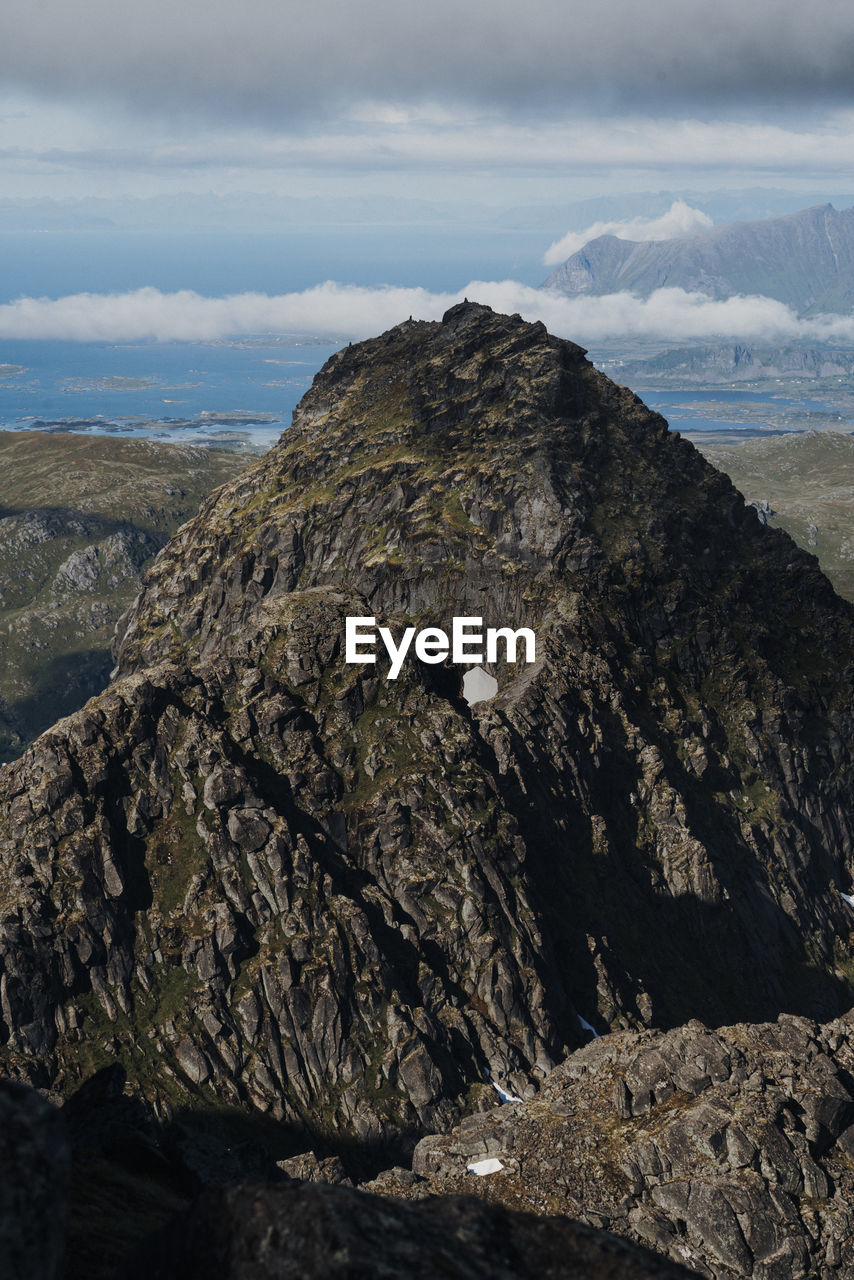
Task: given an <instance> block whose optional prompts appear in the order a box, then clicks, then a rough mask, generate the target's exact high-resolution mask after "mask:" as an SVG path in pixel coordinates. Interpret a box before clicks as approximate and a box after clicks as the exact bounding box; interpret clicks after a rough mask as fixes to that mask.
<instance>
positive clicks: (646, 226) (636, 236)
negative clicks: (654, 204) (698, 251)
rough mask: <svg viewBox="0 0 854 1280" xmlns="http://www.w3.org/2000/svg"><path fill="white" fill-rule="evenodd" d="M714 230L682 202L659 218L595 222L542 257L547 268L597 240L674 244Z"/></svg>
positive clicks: (697, 211)
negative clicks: (674, 240) (611, 237)
mask: <svg viewBox="0 0 854 1280" xmlns="http://www.w3.org/2000/svg"><path fill="white" fill-rule="evenodd" d="M712 226H714V223H713V222H712V220H711V218H710V217H709V215H708V214H707V213H703V211H702V209H692V207H691V205H689V204H686V203H685V201H684V200H674V201H673V204H672V205H671V206H670V208H669V209H668V210H667V212H666V213H663V214H662V215H661V217H659V218H626V219H624V220H623V221H621V222H594V223H592V224H591V225H590V226H589V227H587V229H586V230H585V231H567V233H566V235H565V236H562V237H561V238H560V240H555V242H554V244H552V245H549V247H548V249H547V250H546V252H545V253H544V254H543V262H544V263H545V264H546V266H547V267H554V266H557V264H558V263H559V262H565V261H566V259H567V258H569V257H571V256H572V254H573V253H577V252H578V250H579V249H583V248H584V246H585V245H586V244H588V243H589V242H590V241H591V240H595V239H596V237H597V236H607V235H611V236H617V237H618V239H620V240H673V239H676V238H678V237H680V236H693V235H696V233H697V232H698V231H707V230H708V229H709V227H712Z"/></svg>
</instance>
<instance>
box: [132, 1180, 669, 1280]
mask: <svg viewBox="0 0 854 1280" xmlns="http://www.w3.org/2000/svg"><path fill="white" fill-rule="evenodd" d="M690 1274H691V1273H690V1272H688V1271H686V1270H685V1269H684V1268H683V1267H681V1266H674V1265H673V1264H672V1263H669V1262H666V1261H665V1260H664V1259H662V1258H657V1257H656V1256H655V1255H654V1254H651V1253H648V1252H647V1251H646V1250H644V1249H639V1248H633V1247H631V1246H629V1245H626V1244H625V1243H624V1242H623V1241H621V1240H617V1239H615V1238H614V1237H612V1236H607V1235H606V1234H605V1233H604V1232H601V1231H591V1230H590V1228H589V1227H588V1228H586V1227H583V1226H580V1225H579V1224H578V1223H574V1222H568V1221H567V1220H566V1219H565V1218H536V1217H534V1216H533V1215H531V1214H524V1213H514V1212H512V1211H508V1210H506V1209H503V1208H501V1207H500V1206H494V1205H485V1204H483V1203H481V1202H479V1201H477V1200H473V1199H471V1198H469V1197H465V1196H453V1197H448V1198H447V1199H444V1200H435V1201H432V1202H430V1203H428V1204H419V1205H404V1204H400V1203H399V1202H398V1203H396V1202H394V1201H392V1200H388V1199H384V1198H381V1197H379V1196H370V1195H364V1194H362V1193H360V1192H358V1191H348V1190H346V1189H344V1188H341V1187H330V1186H309V1185H307V1184H306V1183H302V1184H300V1183H294V1184H292V1185H290V1186H285V1187H266V1188H264V1187H241V1188H235V1189H233V1190H229V1191H223V1192H219V1193H209V1194H208V1195H206V1196H203V1197H201V1198H200V1199H199V1200H198V1201H197V1202H196V1203H195V1204H194V1205H193V1207H192V1209H191V1210H190V1211H189V1213H188V1214H187V1215H186V1216H185V1217H183V1218H181V1219H179V1220H178V1221H177V1222H176V1223H175V1225H174V1227H173V1228H172V1229H171V1230H170V1231H169V1232H168V1233H166V1234H165V1235H164V1236H163V1237H162V1239H161V1240H160V1241H158V1242H157V1244H156V1245H154V1246H153V1247H151V1248H150V1249H146V1250H144V1251H143V1256H142V1257H141V1258H140V1259H139V1260H138V1262H137V1264H136V1265H135V1266H132V1267H131V1270H130V1272H128V1273H127V1275H128V1280H173V1277H177V1276H180V1277H181V1280H208V1277H210V1276H212V1275H215V1276H217V1277H218V1280H327V1277H328V1278H329V1280H353V1278H354V1277H361V1276H364V1277H369V1276H370V1277H376V1278H377V1280H410V1278H411V1280H434V1277H436V1276H444V1277H447V1278H448V1280H529V1278H530V1280H659V1278H660V1280H681V1278H683V1277H684V1280H688V1277H689V1276H690Z"/></svg>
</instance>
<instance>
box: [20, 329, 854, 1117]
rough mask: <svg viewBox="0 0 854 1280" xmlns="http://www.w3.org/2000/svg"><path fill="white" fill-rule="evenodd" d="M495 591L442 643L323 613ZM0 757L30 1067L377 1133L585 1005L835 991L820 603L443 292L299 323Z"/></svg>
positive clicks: (175, 1098)
mask: <svg viewBox="0 0 854 1280" xmlns="http://www.w3.org/2000/svg"><path fill="white" fill-rule="evenodd" d="M352 614H359V615H362V614H374V615H376V616H377V618H378V620H379V622H380V623H383V622H389V623H390V625H392V627H393V628H394V629H395V630H397V629H398V628H400V627H402V626H403V625H404V623H405V622H406V621H409V620H411V621H414V622H415V623H416V624H418V625H422V626H424V625H439V626H445V627H446V628H447V627H448V626H449V625H450V620H451V618H452V617H453V616H454V615H457V616H459V615H479V616H482V617H483V618H484V622H485V625H491V626H495V625H512V626H514V627H516V626H521V625H527V626H531V627H533V628H534V629H535V630H536V633H537V637H538V656H537V662H536V664H535V665H534V666H532V667H512V666H507V665H504V664H498V665H497V666H496V667H495V668H494V674H495V675H496V676H497V678H498V681H499V692H498V695H497V696H496V698H495V699H494V700H492V701H490V702H486V703H482V704H479V705H478V706H476V707H475V708H471V709H470V708H469V707H468V705H467V704H466V703H465V701H464V700H463V699H462V697H461V694H460V674H461V668H454V667H450V666H444V667H436V666H432V667H430V666H426V665H422V664H420V663H418V662H417V661H415V660H414V659H413V660H409V661H407V663H406V664H405V665H404V668H403V671H402V673H401V675H400V677H399V678H398V679H397V680H396V681H389V680H387V678H386V676H387V663H385V661H384V659H382V658H381V659H380V661H379V662H378V664H377V666H376V667H367V666H365V667H362V666H352V665H347V664H345V663H344V661H343V632H344V619H345V617H346V616H347V615H352ZM121 631H122V634H121V637H120V643H119V647H118V677H117V679H116V680H115V681H114V683H113V684H112V686H111V687H110V688H109V689H108V690H107V691H106V692H105V693H104V694H103V695H101V696H100V697H98V698H97V699H94V700H93V701H91V702H90V703H89V704H88V705H87V706H86V708H84V710H83V711H81V712H80V713H78V714H77V715H75V716H72V717H70V718H68V719H67V720H64V721H62V722H60V723H59V724H58V725H57V726H56V727H55V728H54V729H52V730H51V731H49V732H48V733H47V734H45V735H43V736H42V738H41V739H39V740H38V742H37V743H36V744H35V745H34V746H33V747H32V749H30V750H29V751H28V752H27V753H26V755H25V756H24V757H23V758H22V759H21V760H20V761H19V762H17V763H16V764H15V765H12V766H10V767H8V768H7V769H6V770H5V771H4V773H3V775H2V807H0V859H2V860H0V975H2V978H1V980H0V1018H2V1023H1V1024H0V1027H2V1038H3V1044H2V1046H1V1047H0V1055H2V1062H3V1066H4V1068H5V1070H6V1071H8V1072H12V1073H17V1074H19V1075H21V1076H23V1077H25V1078H28V1079H32V1080H34V1081H36V1082H38V1083H43V1084H48V1083H49V1084H51V1086H52V1087H56V1088H59V1089H62V1090H67V1089H70V1088H72V1087H73V1086H74V1085H75V1084H76V1083H77V1082H78V1081H79V1080H81V1079H83V1078H85V1077H86V1076H87V1075H89V1074H91V1072H92V1071H93V1069H95V1068H97V1067H99V1066H101V1065H103V1064H105V1063H108V1062H110V1061H113V1060H115V1059H118V1060H120V1061H121V1063H122V1064H123V1066H124V1069H125V1070H126V1072H127V1077H128V1080H129V1082H130V1087H131V1088H133V1089H136V1090H139V1091H140V1092H141V1093H142V1094H143V1095H144V1096H145V1097H147V1098H148V1099H149V1101H150V1102H151V1104H152V1105H153V1106H154V1107H155V1109H157V1110H164V1109H169V1108H173V1109H174V1108H182V1107H190V1108H193V1109H209V1108H214V1109H221V1108H222V1107H223V1106H224V1105H227V1106H237V1107H241V1108H248V1109H250V1110H252V1111H255V1112H261V1113H265V1114H266V1115H268V1116H271V1117H273V1118H275V1119H278V1120H284V1121H287V1122H288V1123H290V1124H293V1125H298V1126H307V1127H309V1128H310V1129H313V1130H315V1131H320V1132H322V1133H327V1134H328V1133H335V1134H338V1135H341V1134H350V1135H356V1136H359V1137H360V1138H362V1139H369V1138H370V1139H374V1138H376V1139H379V1138H381V1137H387V1136H389V1135H393V1134H400V1133H404V1132H406V1131H413V1130H414V1131H419V1130H420V1131H422V1132H423V1131H424V1128H425V1127H435V1128H442V1127H446V1126H447V1125H448V1124H450V1123H451V1122H452V1121H453V1119H454V1117H455V1116H456V1115H458V1114H459V1109H460V1108H461V1107H464V1106H471V1105H474V1104H475V1103H476V1102H477V1100H478V1097H480V1096H483V1094H484V1092H485V1094H486V1095H487V1096H489V1097H492V1096H493V1095H492V1092H491V1089H490V1088H489V1086H488V1085H486V1084H485V1083H483V1081H484V1073H485V1072H486V1071H487V1070H489V1071H490V1072H491V1073H492V1076H493V1079H495V1080H496V1081H497V1082H498V1083H499V1084H500V1085H501V1086H502V1087H503V1088H505V1089H507V1090H509V1091H510V1092H512V1093H515V1094H519V1095H520V1096H523V1097H527V1096H529V1095H530V1094H531V1093H532V1091H533V1085H532V1083H531V1081H532V1079H536V1078H537V1077H542V1076H543V1075H544V1074H545V1073H546V1072H547V1071H548V1070H549V1069H551V1068H552V1067H553V1066H554V1064H555V1063H556V1062H557V1061H559V1060H560V1058H561V1057H562V1056H563V1055H564V1052H565V1050H566V1049H567V1048H568V1047H569V1048H571V1047H573V1046H576V1045H578V1044H579V1043H581V1042H582V1041H583V1040H584V1039H585V1038H586V1035H587V1033H586V1032H585V1031H584V1029H583V1027H582V1024H581V1022H580V1021H579V1017H578V1015H581V1017H583V1018H584V1019H586V1020H587V1021H589V1022H591V1023H593V1024H594V1025H595V1026H596V1028H597V1029H598V1030H606V1029H607V1028H609V1027H614V1028H621V1027H623V1028H624V1027H640V1026H648V1025H659V1026H667V1025H671V1026H672V1025H675V1024H678V1023H680V1022H684V1021H686V1020H687V1019H689V1018H691V1017H695V1016H696V1017H701V1018H702V1019H704V1020H705V1021H706V1022H709V1023H712V1024H716V1023H721V1022H724V1021H731V1020H733V1019H734V1018H744V1019H757V1018H768V1017H775V1016H776V1015H777V1014H778V1013H779V1012H780V1011H781V1010H784V1011H790V1012H806V1013H809V1014H810V1015H812V1016H820V1017H822V1018H828V1017H833V1016H835V1015H836V1014H837V1013H838V1012H839V1011H840V1010H841V1009H842V1008H844V1007H847V1004H848V1002H849V1000H850V987H849V986H848V982H847V977H848V974H849V972H850V970H849V966H850V964H851V952H850V945H849V944H850V936H849V935H850V926H851V916H850V911H849V908H848V906H847V905H846V903H845V902H844V900H843V899H842V897H841V896H840V892H839V891H840V890H844V891H847V890H848V889H849V888H850V884H851V881H850V857H851V847H852V846H851V836H852V832H851V823H852V818H851V812H850V803H849V798H850V791H851V771H852V762H851V754H850V746H849V744H850V742H851V740H852V735H851V728H852V725H851V719H852V710H851V708H852V705H854V699H852V666H851V654H852V651H854V625H852V612H851V609H850V606H848V605H846V604H844V603H843V602H842V601H840V600H839V599H838V598H837V597H836V596H835V595H834V593H833V591H832V589H831V588H830V586H829V584H828V583H827V582H826V580H825V579H824V578H823V577H822V575H821V574H820V573H819V571H818V569H817V566H816V562H815V560H814V559H813V558H812V557H810V556H808V555H806V554H804V553H803V552H801V551H799V550H798V549H797V548H796V547H795V546H794V545H793V543H792V542H791V541H790V540H789V539H788V538H787V537H786V536H785V535H782V534H780V533H778V532H775V531H773V530H770V529H767V528H762V527H761V526H760V524H759V523H758V521H757V520H756V517H755V515H754V513H753V512H752V511H750V510H746V509H745V507H744V503H743V500H742V499H741V497H740V495H739V494H737V492H736V491H735V490H734V489H733V488H732V486H731V485H730V483H729V482H728V481H727V480H726V478H725V477H723V476H721V475H720V474H718V473H716V472H715V471H714V470H712V468H711V467H710V466H708V465H707V464H706V463H705V462H704V461H703V459H702V458H701V457H700V455H699V454H698V453H697V452H696V451H695V450H694V449H693V448H692V446H691V445H689V444H688V443H686V442H685V441H682V440H680V439H678V438H674V437H672V436H670V435H668V432H667V429H666V424H665V423H664V421H663V420H662V419H661V418H660V417H658V416H657V415H655V414H652V413H650V412H649V411H648V410H647V409H646V408H645V407H644V406H643V405H642V404H641V403H640V401H639V400H637V398H636V397H634V396H633V395H632V394H631V393H630V392H628V391H627V390H625V389H623V388H619V387H616V386H614V385H613V384H612V383H610V382H609V381H608V380H607V379H606V378H605V377H604V376H603V375H601V374H599V373H597V371H596V370H594V369H593V368H592V367H591V366H590V365H589V364H588V363H587V362H586V360H585V359H584V355H583V352H582V351H581V349H580V348H578V347H576V346H574V345H573V344H572V343H568V342H563V341H559V340H557V339H555V338H552V337H550V336H549V335H548V334H547V333H546V331H545V330H544V328H543V327H542V326H541V325H529V324H525V323H523V322H522V321H521V320H520V319H519V318H518V317H509V318H508V317H504V316H498V315H494V314H493V313H492V312H490V311H489V310H488V309H486V308H482V307H478V306H472V305H463V306H461V307H456V308H454V309H453V310H452V311H451V312H449V313H448V315H447V316H446V317H445V320H444V321H443V322H442V323H436V324H427V323H412V322H410V323H408V324H404V325H401V326H399V327H398V328H396V329H393V330H391V331H390V332H389V333H387V334H384V335H383V336H382V337H380V338H378V339H375V340H373V341H371V342H366V343H362V344H359V345H358V346H355V347H352V348H347V349H346V350H344V351H341V352H340V353H338V355H336V356H334V357H333V358H332V360H330V361H329V362H328V363H327V365H326V366H325V367H324V369H323V370H322V372H321V373H320V374H319V375H318V377H317V379H316V381H315V385H314V387H313V389H312V390H311V391H310V392H309V394H308V395H307V396H306V397H305V399H304V400H303V402H302V404H301V406H300V408H299V409H298V410H297V412H296V414H295V419H294V425H293V427H292V429H291V430H290V431H289V432H287V433H286V434H285V435H284V437H283V439H282V441H281V443H280V444H279V445H278V446H277V447H276V448H275V449H274V450H272V452H271V453H270V454H269V455H267V456H266V457H265V458H264V459H263V461H262V462H261V463H259V464H258V465H257V466H256V467H254V468H252V469H251V470H249V471H248V472H246V473H245V474H244V475H242V476H241V477H240V478H239V479H237V480H236V481H234V482H233V483H231V484H229V485H227V486H225V487H224V488H223V489H220V490H219V491H218V492H217V493H216V494H215V495H214V496H213V497H212V498H211V499H210V500H209V501H208V502H207V504H206V505H205V507H204V508H203V509H202V511H201V513H200V514H199V516H198V517H197V518H196V519H195V520H193V521H192V522H190V523H189V524H188V525H186V526H184V528H183V529H182V530H181V531H180V532H179V534H178V535H176V537H175V538H174V539H173V541H172V542H171V543H170V544H169V545H168V547H167V548H166V549H165V550H164V551H163V552H162V553H161V555H160V556H159V557H158V559H157V561H156V564H155V566H154V569H153V570H152V572H151V573H150V575H149V577H148V579H147V584H146V586H145V588H144V590H143V592H142V594H141V596H140V597H139V599H138V600H137V602H136V604H135V605H134V606H133V608H132V609H131V611H130V612H129V614H128V615H127V616H126V618H125V620H124V623H123V625H122V629H121Z"/></svg>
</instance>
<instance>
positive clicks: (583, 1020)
mask: <svg viewBox="0 0 854 1280" xmlns="http://www.w3.org/2000/svg"><path fill="white" fill-rule="evenodd" d="M843 896H844V895H843ZM575 1016H576V1018H577V1019H578V1021H579V1022H580V1023H581V1025H582V1027H583V1028H584V1030H585V1031H589V1032H590V1033H591V1035H593V1036H595V1038H596V1039H597V1040H598V1039H599V1032H598V1031H597V1030H596V1028H595V1027H591V1025H590V1023H589V1022H588V1021H587V1019H586V1018H582V1016H581V1014H580V1013H576V1015H575Z"/></svg>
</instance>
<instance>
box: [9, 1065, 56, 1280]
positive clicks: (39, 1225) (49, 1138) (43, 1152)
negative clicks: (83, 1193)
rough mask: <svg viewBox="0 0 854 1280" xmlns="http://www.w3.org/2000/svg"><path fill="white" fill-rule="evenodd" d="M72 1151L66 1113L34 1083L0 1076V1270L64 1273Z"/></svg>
mask: <svg viewBox="0 0 854 1280" xmlns="http://www.w3.org/2000/svg"><path fill="white" fill-rule="evenodd" d="M69 1175H70V1153H69V1146H68V1137H67V1134H66V1131H65V1126H64V1124H63V1122H62V1117H61V1116H60V1115H59V1113H58V1111H57V1110H56V1108H55V1107H52V1106H51V1105H50V1104H49V1103H48V1102H45V1101H44V1099H43V1098H40V1097H39V1095H38V1094H37V1093H35V1092H34V1091H33V1090H32V1089H27V1088H26V1087H24V1086H22V1085H18V1084H14V1083H12V1082H11V1081H8V1080H0V1275H2V1276H8V1277H10V1280H12V1277H18V1276H20V1277H21V1278H22V1280H23V1277H26V1280H59V1278H60V1277H61V1276H62V1275H63V1274H64V1268H65V1259H66V1230H67V1225H68V1207H69Z"/></svg>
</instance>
